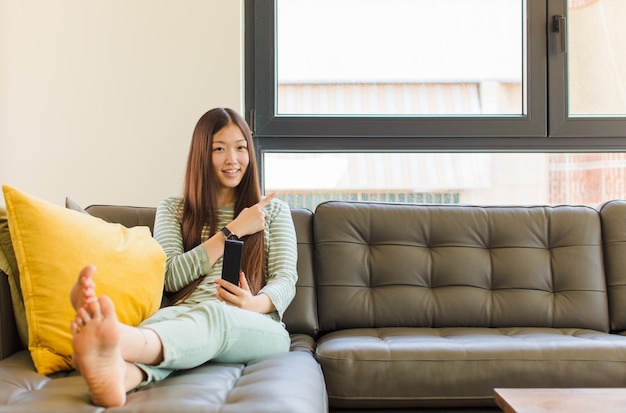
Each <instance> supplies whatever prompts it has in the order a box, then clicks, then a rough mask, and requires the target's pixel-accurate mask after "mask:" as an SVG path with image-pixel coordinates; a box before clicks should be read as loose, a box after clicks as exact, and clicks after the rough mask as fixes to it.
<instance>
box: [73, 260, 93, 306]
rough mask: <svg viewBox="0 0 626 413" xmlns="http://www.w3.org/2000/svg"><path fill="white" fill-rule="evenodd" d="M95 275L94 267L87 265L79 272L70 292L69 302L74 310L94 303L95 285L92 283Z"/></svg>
mask: <svg viewBox="0 0 626 413" xmlns="http://www.w3.org/2000/svg"><path fill="white" fill-rule="evenodd" d="M95 273H96V267H95V265H87V266H86V267H84V268H83V269H82V270H81V271H80V274H79V275H78V280H76V283H75V284H74V285H73V286H72V289H71V290H70V301H71V302H72V307H74V310H78V309H79V308H80V307H83V306H85V305H87V304H89V303H91V302H94V301H96V292H95V288H96V284H95V283H94V282H93V275H94V274H95Z"/></svg>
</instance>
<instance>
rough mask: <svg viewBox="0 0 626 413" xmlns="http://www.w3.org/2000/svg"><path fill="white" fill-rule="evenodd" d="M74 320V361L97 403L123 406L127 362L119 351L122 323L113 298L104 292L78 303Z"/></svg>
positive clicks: (105, 405) (108, 405)
mask: <svg viewBox="0 0 626 413" xmlns="http://www.w3.org/2000/svg"><path fill="white" fill-rule="evenodd" d="M76 318H77V320H78V319H80V321H78V322H77V320H75V321H74V323H72V336H73V337H72V347H73V349H74V363H75V364H76V366H77V367H79V368H80V372H81V374H82V376H83V377H84V379H85V381H86V382H87V387H89V394H90V395H91V399H92V401H93V403H94V404H96V405H98V406H104V407H114V406H122V405H124V403H125V402H126V389H125V385H124V379H125V374H126V363H125V362H124V360H123V358H122V354H121V351H120V325H119V323H118V321H117V317H116V315H115V308H114V306H113V302H112V301H111V299H110V298H109V297H106V296H102V297H100V298H98V299H97V300H95V301H94V302H92V303H90V305H88V306H82V307H79V308H78V310H77V312H76Z"/></svg>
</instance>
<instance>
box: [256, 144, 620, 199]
mask: <svg viewBox="0 0 626 413" xmlns="http://www.w3.org/2000/svg"><path fill="white" fill-rule="evenodd" d="M264 164H265V172H266V173H265V188H266V189H265V192H266V193H270V192H276V193H277V194H278V196H279V198H281V199H283V200H285V201H286V202H288V203H289V205H290V206H291V207H292V208H309V209H311V210H315V208H316V207H317V205H319V204H320V203H321V202H324V201H328V200H349V201H379V202H403V203H404V202H406V203H427V204H481V205H520V204H538V205H558V204H580V205H589V206H592V207H595V206H597V205H598V204H600V203H602V202H604V201H607V200H610V199H626V154H624V153H306V154H293V153H291V154H288V153H266V154H265V156H264ZM285 171H289V173H285Z"/></svg>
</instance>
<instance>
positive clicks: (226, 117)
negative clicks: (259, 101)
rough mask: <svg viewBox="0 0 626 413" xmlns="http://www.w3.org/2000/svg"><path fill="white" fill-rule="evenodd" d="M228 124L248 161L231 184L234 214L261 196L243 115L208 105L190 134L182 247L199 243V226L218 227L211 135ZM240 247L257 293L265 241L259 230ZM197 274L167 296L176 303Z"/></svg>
mask: <svg viewBox="0 0 626 413" xmlns="http://www.w3.org/2000/svg"><path fill="white" fill-rule="evenodd" d="M229 124H235V125H237V126H238V127H239V129H241V132H242V133H243V136H244V137H245V138H246V143H247V146H248V155H249V158H250V161H249V163H248V167H247V168H246V172H245V173H244V175H243V177H242V180H241V182H240V183H239V185H238V186H237V187H236V188H235V205H234V216H235V217H236V216H238V215H239V213H240V212H241V211H242V210H243V209H244V208H247V207H250V206H252V205H254V204H256V203H257V202H259V201H260V200H261V188H260V186H259V174H258V170H257V162H256V154H255V151H254V145H253V143H252V134H251V133H250V128H249V127H248V124H247V123H246V121H245V119H243V117H242V116H241V115H240V114H239V113H237V112H236V111H234V110H232V109H228V108H216V109H211V110H209V111H208V112H207V113H205V114H204V115H202V117H201V118H200V119H199V120H198V123H197V124H196V127H195V129H194V131H193V136H192V138H191V146H190V148H189V155H188V157H187V171H186V173H185V184H184V190H183V200H184V207H183V214H182V220H181V228H182V235H183V246H184V249H185V251H189V250H191V249H192V248H195V247H196V246H198V245H200V243H201V242H202V241H203V240H202V228H203V227H204V226H205V225H207V224H208V225H209V233H210V234H214V233H215V232H217V231H218V230H219V228H218V227H217V225H218V222H217V221H218V214H217V212H218V205H217V195H218V192H219V181H218V178H217V176H215V172H214V168H213V158H212V156H211V154H212V146H213V136H214V135H215V134H216V133H217V132H219V131H220V130H221V129H222V128H224V127H225V126H227V125H229ZM242 240H243V241H244V248H243V257H242V271H243V272H244V273H245V274H246V277H247V279H248V283H249V285H250V290H251V292H252V294H257V293H258V292H259V290H260V289H261V288H263V286H264V285H265V245H264V244H265V242H264V236H263V231H260V232H257V233H256V234H252V235H249V236H247V237H243V238H242ZM203 278H204V277H201V278H199V279H197V280H196V281H194V282H193V283H191V284H189V285H188V286H186V287H184V288H183V289H181V290H180V291H178V292H176V293H175V294H174V295H173V296H172V297H170V299H171V300H172V301H173V302H174V303H176V302H180V301H182V300H183V299H185V298H186V297H188V296H189V294H191V292H192V291H193V290H194V289H195V288H196V287H197V286H198V284H200V282H201V281H202V279H203Z"/></svg>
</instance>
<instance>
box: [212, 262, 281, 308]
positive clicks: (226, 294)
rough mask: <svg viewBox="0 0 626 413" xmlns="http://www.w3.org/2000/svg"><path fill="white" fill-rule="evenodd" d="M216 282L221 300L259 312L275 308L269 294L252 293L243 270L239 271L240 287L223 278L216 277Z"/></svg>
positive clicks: (218, 297)
mask: <svg viewBox="0 0 626 413" xmlns="http://www.w3.org/2000/svg"><path fill="white" fill-rule="evenodd" d="M215 284H216V287H217V292H216V296H217V299H218V300H220V301H224V302H225V303H227V304H230V305H234V306H236V307H239V308H243V309H244V310H249V311H254V312H257V313H269V312H270V311H273V310H274V304H273V303H272V301H271V300H270V299H269V297H268V296H267V295H265V294H262V293H261V294H259V295H252V292H251V291H250V287H249V286H248V280H247V279H246V275H245V274H244V273H243V271H242V272H240V273H239V287H237V286H236V285H234V284H232V283H230V282H228V281H226V280H224V279H222V278H215Z"/></svg>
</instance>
